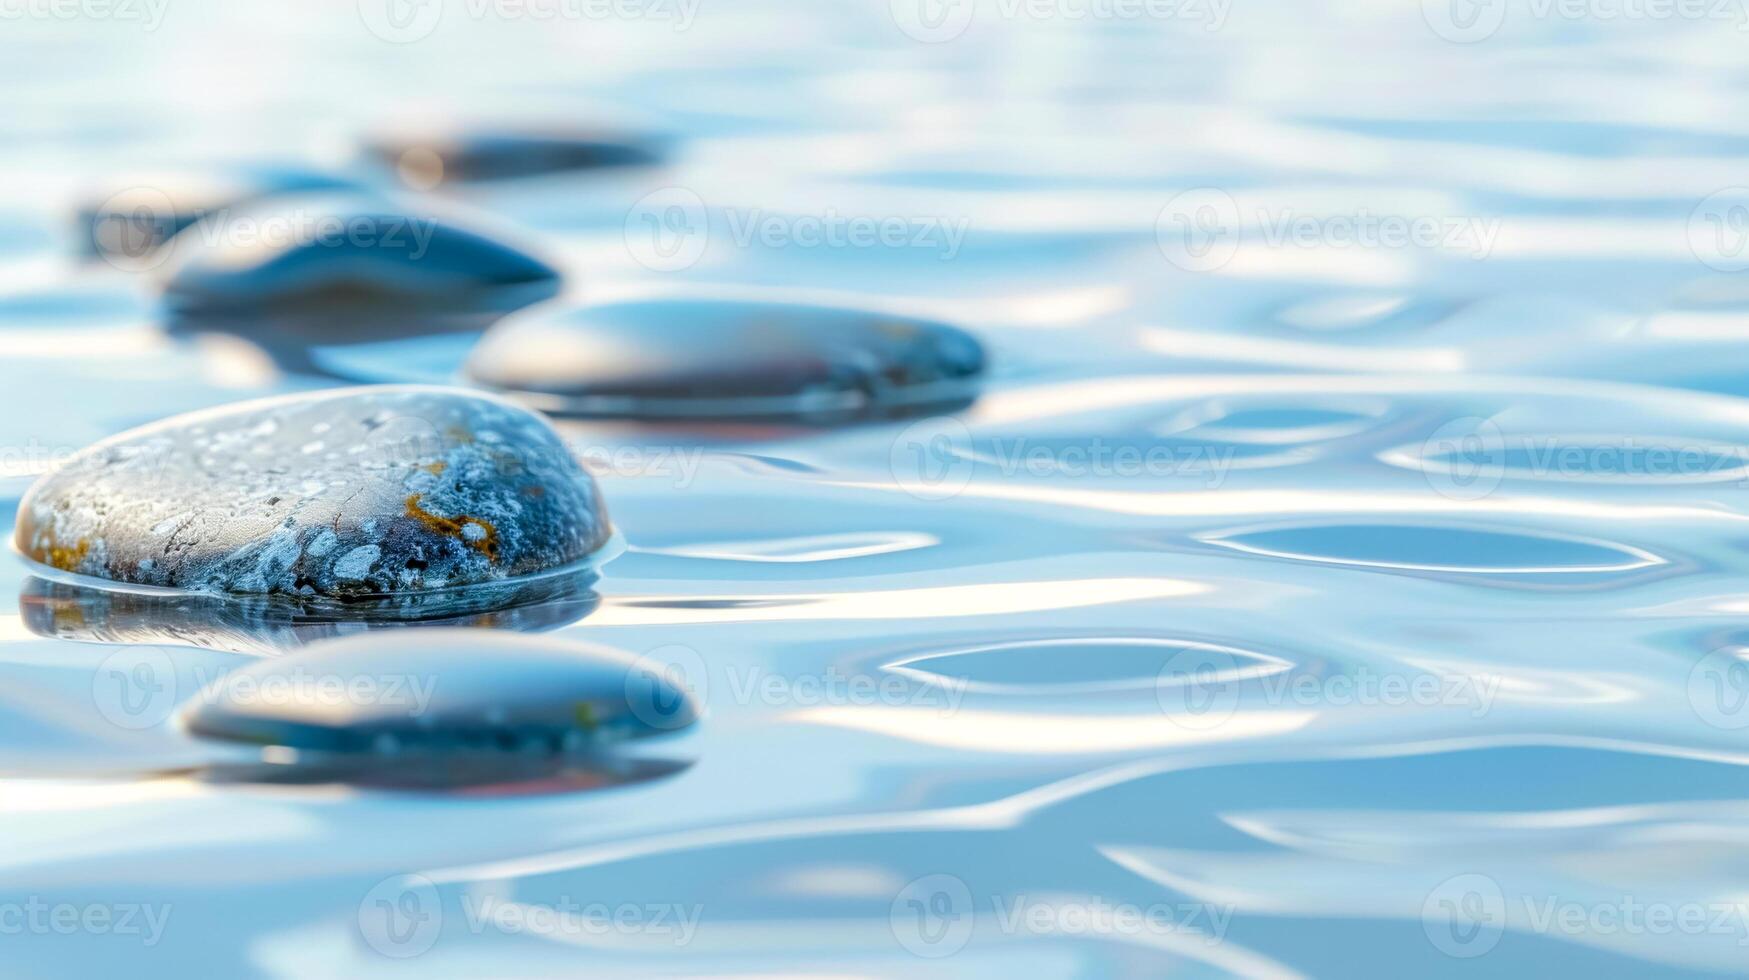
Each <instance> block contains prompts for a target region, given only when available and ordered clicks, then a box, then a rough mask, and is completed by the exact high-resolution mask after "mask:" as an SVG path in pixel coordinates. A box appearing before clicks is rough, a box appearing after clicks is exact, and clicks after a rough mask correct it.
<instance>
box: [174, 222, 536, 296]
mask: <svg viewBox="0 0 1749 980" xmlns="http://www.w3.org/2000/svg"><path fill="white" fill-rule="evenodd" d="M173 250H174V261H173V264H170V265H167V266H165V267H164V269H163V270H162V272H163V274H162V277H161V285H162V289H163V293H164V300H165V303H166V305H167V306H169V308H170V309H171V310H172V311H173V312H175V313H177V314H179V315H184V316H187V315H223V314H246V315H254V314H274V313H281V312H286V311H320V312H339V313H345V312H349V311H354V310H383V309H389V310H393V311H397V312H405V311H406V310H408V309H420V310H436V311H441V312H445V313H449V312H454V311H457V310H498V311H504V310H511V309H515V308H517V307H520V306H525V305H527V304H528V303H531V302H535V301H538V300H541V299H545V298H548V297H550V296H552V295H554V294H555V293H557V292H558V289H559V273H558V271H557V270H556V269H554V268H553V267H552V266H551V265H548V264H547V263H546V262H544V261H542V260H540V259H539V258H536V257H535V256H534V255H532V254H530V253H529V252H527V251H524V250H523V249H521V248H518V247H517V246H515V245H512V244H510V243H509V242H507V241H504V240H502V239H501V238H500V237H498V236H495V235H493V234H490V233H487V232H485V231H480V230H475V229H474V228H471V227H469V225H468V224H467V223H466V222H465V220H463V219H457V218H454V217H449V216H444V215H438V214H436V213H434V212H431V211H430V210H429V209H427V208H424V207H413V206H408V205H402V204H398V203H396V202H395V201H393V200H391V199H388V198H381V197H376V196H373V195H359V194H338V195H316V196H307V197H306V196H299V197H275V198H273V199H271V200H269V201H266V202H263V203H262V204H261V206H259V207H252V208H245V209H237V210H234V211H227V212H225V213H224V214H222V215H214V216H211V217H209V218H208V219H206V220H203V221H201V222H199V223H197V224H195V225H194V226H192V227H190V228H187V229H185V230H184V231H183V232H181V233H180V235H179V236H178V238H177V240H176V241H175V242H174V243H173Z"/></svg>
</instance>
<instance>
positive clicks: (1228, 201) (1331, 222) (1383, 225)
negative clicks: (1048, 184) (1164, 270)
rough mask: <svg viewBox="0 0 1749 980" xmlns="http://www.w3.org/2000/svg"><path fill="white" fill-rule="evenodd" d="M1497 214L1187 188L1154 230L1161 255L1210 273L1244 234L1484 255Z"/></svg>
mask: <svg viewBox="0 0 1749 980" xmlns="http://www.w3.org/2000/svg"><path fill="white" fill-rule="evenodd" d="M1501 224H1502V222H1501V219H1499V218H1484V217H1479V216H1475V215H1456V214H1447V215H1434V214H1426V215H1405V214H1390V213H1384V212H1378V211H1373V210H1371V209H1368V208H1360V209H1357V210H1355V211H1353V212H1350V213H1341V214H1312V213H1306V212H1302V211H1299V210H1297V209H1294V208H1270V207H1254V208H1249V209H1241V208H1240V206H1239V202H1238V201H1237V200H1236V199H1235V198H1234V197H1233V196H1232V195H1231V194H1228V193H1227V192H1226V191H1224V190H1221V189H1219V188H1215V187H1204V188H1197V189H1194V190H1188V191H1185V192H1183V193H1181V194H1178V195H1177V196H1175V197H1173V198H1172V200H1170V201H1168V202H1166V205H1165V207H1163V208H1161V209H1160V214H1159V217H1158V219H1157V220H1156V222H1155V226H1154V230H1155V236H1156V240H1157V242H1158V244H1159V247H1160V251H1161V253H1162V254H1164V255H1165V256H1166V259H1167V261H1169V262H1171V263H1172V264H1173V265H1175V266H1177V267H1179V268H1181V269H1184V270H1187V271H1190V272H1212V271H1214V270H1216V269H1219V268H1221V267H1223V266H1225V265H1226V264H1227V263H1228V262H1231V261H1232V260H1233V257H1234V256H1235V255H1237V254H1238V253H1239V248H1240V246H1241V245H1242V244H1243V243H1244V242H1245V241H1246V240H1252V241H1255V242H1256V243H1257V244H1258V245H1261V246H1263V247H1265V248H1269V249H1275V250H1281V249H1302V250H1309V249H1323V248H1333V249H1411V248H1413V249H1425V250H1434V249H1438V250H1441V251H1444V252H1449V253H1452V254H1455V255H1461V256H1464V257H1467V258H1470V259H1475V260H1480V259H1485V258H1487V257H1488V256H1489V255H1490V254H1491V253H1492V252H1493V250H1494V244H1495V242H1496V241H1497V240H1498V239H1499V237H1500V229H1501Z"/></svg>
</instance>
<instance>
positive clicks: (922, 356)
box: [466, 297, 984, 418]
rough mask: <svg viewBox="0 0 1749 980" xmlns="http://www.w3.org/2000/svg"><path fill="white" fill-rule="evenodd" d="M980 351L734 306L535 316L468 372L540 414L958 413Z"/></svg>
mask: <svg viewBox="0 0 1749 980" xmlns="http://www.w3.org/2000/svg"><path fill="white" fill-rule="evenodd" d="M983 368H984V351H983V348H982V347H981V346H980V345H979V343H978V341H977V340H976V339H975V338H973V337H972V336H971V335H970V334H968V333H966V332H964V331H962V330H959V329H958V328H955V327H952V326H948V325H946V324H941V323H934V322H930V321H926V320H916V319H910V318H906V317H901V316H895V315H892V314H887V313H880V312H874V311H868V310H857V309H840V308H834V307H824V306H809V305H801V304H790V303H774V302H760V301H756V300H745V299H716V298H697V297H684V298H658V299H639V300H630V301H624V302H616V303H607V304H600V305H594V306H583V307H571V308H565V307H557V306H543V307H538V308H535V309H531V310H527V311H524V312H522V313H520V314H517V315H514V316H511V317H508V318H506V319H504V320H503V321H500V322H499V323H498V324H496V325H495V326H494V327H493V328H492V329H491V330H489V331H488V332H487V333H486V335H485V337H483V338H482V339H481V341H480V344H479V346H478V347H476V348H475V349H474V351H473V353H472V354H470V355H469V358H468V362H467V366H466V371H467V373H468V375H469V376H470V377H472V378H473V379H474V380H476V381H478V382H480V383H481V384H484V385H488V386H490V387H493V388H496V389H499V390H503V391H507V392H512V393H514V394H516V395H517V396H519V397H521V398H524V399H525V400H527V401H529V402H530V403H531V404H534V405H536V406H538V407H540V408H542V409H545V410H549V411H556V412H566V413H574V414H582V415H596V416H605V417H639V418H722V417H742V418H759V417H766V418H774V417H775V418H783V417H789V418H817V417H822V416H824V417H843V416H859V415H880V414H888V413H900V412H904V411H908V410H914V409H918V408H935V407H945V406H951V405H961V404H964V403H965V402H966V401H968V400H969V399H970V398H971V397H972V395H973V394H974V393H975V390H976V389H975V385H976V381H977V378H978V376H979V375H980V374H981V373H982V371H983Z"/></svg>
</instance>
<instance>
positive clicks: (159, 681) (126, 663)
mask: <svg viewBox="0 0 1749 980" xmlns="http://www.w3.org/2000/svg"><path fill="white" fill-rule="evenodd" d="M177 687H178V685H177V680H176V664H175V662H174V661H173V660H171V658H170V654H169V653H168V652H167V651H166V650H164V649H163V648H161V647H154V646H127V647H122V648H121V649H119V650H117V651H116V652H114V653H112V654H110V655H109V656H107V657H105V658H103V662H102V663H100V664H98V665H97V670H96V671H95V672H94V673H93V674H92V676H91V699H92V701H93V702H94V703H95V704H96V705H97V711H98V713H99V714H101V715H103V717H104V718H105V719H107V720H108V721H109V722H110V724H112V725H115V726H117V727H119V728H125V729H128V730H130V731H139V730H141V729H146V728H155V727H157V726H158V725H162V724H163V723H164V722H166V721H168V720H169V718H170V715H171V714H172V713H173V712H174V711H175V710H176V705H177V704H178V703H179V702H180V700H181V699H180V698H178V697H177Z"/></svg>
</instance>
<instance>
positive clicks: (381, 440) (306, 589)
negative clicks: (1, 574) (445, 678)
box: [15, 386, 610, 602]
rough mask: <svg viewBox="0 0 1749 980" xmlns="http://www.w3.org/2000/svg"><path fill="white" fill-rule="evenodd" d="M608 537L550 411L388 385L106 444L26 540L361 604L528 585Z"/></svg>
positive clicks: (160, 428) (43, 503)
mask: <svg viewBox="0 0 1749 980" xmlns="http://www.w3.org/2000/svg"><path fill="white" fill-rule="evenodd" d="M609 533H610V531H609V526H608V521H607V516H606V512H605V510H604V508H603V507H602V504H601V500H600V497H599V495H598V492H597V490H596V488H595V484H594V481H593V480H592V479H591V478H590V477H589V475H588V474H587V473H585V472H584V471H583V470H582V469H581V468H580V467H579V466H578V464H577V463H576V461H575V460H574V459H573V458H572V457H571V455H570V453H569V452H568V450H567V449H566V447H565V446H564V444H563V442H562V441H561V440H560V438H559V436H558V434H557V433H555V432H554V431H553V430H552V428H551V427H550V426H549V425H547V423H546V421H545V420H544V419H542V418H540V416H538V415H535V414H533V413H531V412H528V411H526V410H524V409H521V408H519V407H516V406H514V405H511V404H509V403H507V402H504V401H501V400H499V399H496V398H492V397H489V396H481V395H478V394H474V393H471V392H466V391H461V390H457V389H446V388H433V387H416V386H407V387H397V386H384V387H376V388H353V389H342V390H338V391H330V392H324V393H319V394H312V395H295V396H290V397H287V398H282V399H270V400H266V401H258V402H249V403H245V404H241V405H236V406H230V407H225V408H220V409H215V410H212V411H208V412H200V413H194V414H191V415H185V416H178V417H175V418H171V419H168V420H165V421H163V422H159V423H156V424H154V425H150V426H146V427H143V428H140V429H135V430H133V431H131V432H126V433H123V434H121V435H119V436H116V437H113V438H111V439H108V440H105V441H104V442H101V443H98V444H96V445H94V446H92V447H90V448H89V449H86V450H84V451H83V452H81V453H79V454H78V455H76V456H74V457H73V458H72V459H70V460H69V461H68V462H67V463H66V464H65V465H64V466H62V467H61V468H60V469H58V470H56V471H55V472H53V473H51V474H49V475H47V476H45V477H43V478H42V479H41V480H39V481H38V482H37V483H36V484H35V485H34V486H32V487H31V489H30V491H29V492H28V493H27V494H26V495H25V497H24V499H23V501H22V502H21V503H20V505H19V511H18V523H17V528H16V531H15V542H16V545H17V547H18V549H19V550H20V551H21V552H23V553H24V554H25V555H27V556H29V557H31V558H33V559H35V560H36V561H38V562H41V563H43V564H45V565H49V566H52V567H54V568H57V569H60V570H62V571H67V572H77V573H81V574H85V575H90V576H96V577H99V578H104V579H110V580H113V581H116V582H125V583H133V584H139V585H150V586H165V587H170V588H176V589H187V590H194V591H200V592H210V593H230V594H240V595H283V596H291V597H297V598H302V599H332V600H346V601H359V600H367V599H371V598H381V597H398V596H409V595H426V594H428V593H429V590H438V589H451V590H456V589H459V588H460V587H463V586H479V585H484V584H492V583H498V584H514V583H511V582H509V581H507V580H512V579H516V578H518V577H519V576H527V575H532V574H535V573H540V572H547V571H550V570H554V569H561V568H564V567H566V566H570V565H573V564H574V563H577V562H578V561H580V560H581V559H583V558H585V557H587V556H588V555H589V554H590V553H591V552H594V551H595V550H596V549H598V548H599V547H600V546H601V545H602V544H603V543H604V542H605V541H606V540H607V539H608V536H609ZM463 591H469V590H463ZM487 594H491V593H487ZM478 595H479V593H478V592H477V591H471V592H470V594H469V595H468V596H466V598H467V599H468V601H470V602H474V601H477V599H478Z"/></svg>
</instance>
